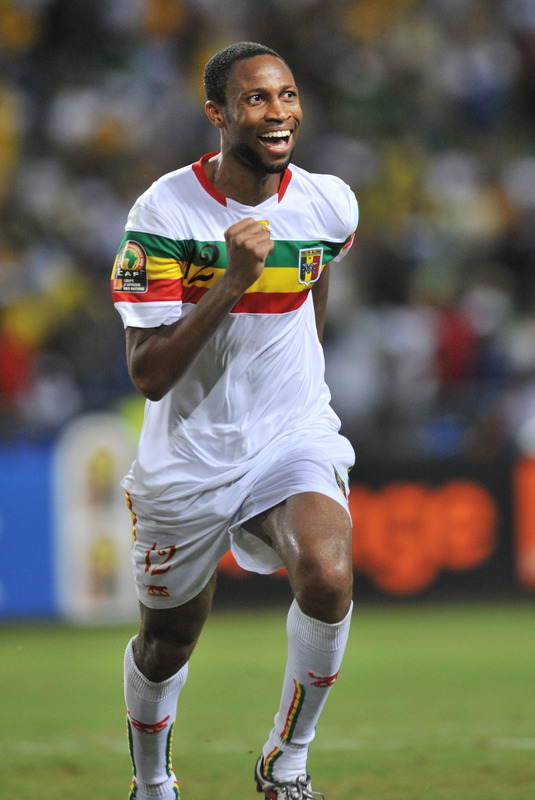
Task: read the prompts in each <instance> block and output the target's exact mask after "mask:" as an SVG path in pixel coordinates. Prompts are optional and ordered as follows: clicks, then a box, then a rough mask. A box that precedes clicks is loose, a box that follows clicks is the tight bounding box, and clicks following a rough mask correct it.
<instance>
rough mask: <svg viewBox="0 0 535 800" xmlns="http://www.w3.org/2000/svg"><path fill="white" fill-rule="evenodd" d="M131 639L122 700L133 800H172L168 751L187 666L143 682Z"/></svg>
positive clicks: (173, 785)
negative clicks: (128, 747) (125, 714)
mask: <svg viewBox="0 0 535 800" xmlns="http://www.w3.org/2000/svg"><path fill="white" fill-rule="evenodd" d="M133 641H134V640H133V639H132V640H131V641H130V642H129V643H128V645H127V648H126V652H125V657H124V696H125V701H126V709H127V722H128V742H129V745H130V756H131V758H132V765H133V768H134V783H133V785H134V786H135V787H136V788H135V791H134V790H133V791H132V793H131V795H130V797H131V798H133V797H135V798H136V800H152V798H157V800H175V799H176V798H178V797H179V791H178V783H177V780H176V776H175V774H174V772H173V765H172V760H171V759H172V748H173V729H174V725H175V717H176V704H177V700H178V695H179V694H180V690H181V689H182V687H183V686H184V684H185V683H186V678H187V674H188V665H187V663H186V664H184V666H183V667H182V669H180V670H179V671H178V672H177V673H176V675H172V676H171V677H170V678H168V679H167V680H165V681H162V682H161V683H153V682H152V681H149V680H147V678H145V676H144V675H143V674H142V673H141V672H140V670H139V669H138V667H137V666H136V663H135V661H134V652H133V648H132V643H133Z"/></svg>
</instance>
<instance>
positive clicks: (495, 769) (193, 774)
mask: <svg viewBox="0 0 535 800" xmlns="http://www.w3.org/2000/svg"><path fill="white" fill-rule="evenodd" d="M284 622H285V614H284V612H281V611H273V612H270V613H267V612H261V613H256V612H255V613H253V612H251V613H250V614H249V613H247V614H246V613H244V614H236V613H230V612H222V611H219V612H215V613H214V615H213V616H212V618H211V620H210V621H209V623H208V625H207V627H206V629H205V633H204V636H203V638H202V639H201V642H200V644H199V646H198V649H197V651H196V652H195V654H194V656H193V659H192V662H191V668H190V675H189V679H188V683H187V685H186V688H185V690H184V692H183V694H182V697H181V699H180V703H179V718H178V722H177V729H176V733H175V747H174V753H175V758H174V763H175V769H176V772H177V775H178V777H179V781H180V784H181V791H182V798H183V800H218V798H221V800H223V798H238V800H242V798H243V800H246V798H248V797H249V798H251V800H252V798H254V797H258V795H257V794H256V792H255V788H254V784H253V781H252V773H253V767H254V763H255V760H256V758H257V755H258V753H259V749H260V747H261V745H262V743H263V741H264V737H265V735H266V733H267V731H268V730H269V728H270V727H271V722H272V717H273V714H274V712H275V709H276V706H277V704H278V699H279V687H280V680H281V678H282V670H283V666H284V658H285V631H284ZM534 623H535V605H530V604H523V605H518V606H512V605H503V606H502V605H496V606H481V605H471V606H463V607H460V606H457V607H437V608H435V607H432V608H427V607H417V606H414V607H410V608H409V607H407V606H400V607H394V608H393V607H391V606H390V607H385V608H364V609H357V610H356V613H355V616H354V621H353V628H352V634H351V639H350V643H349V646H348V650H347V655H346V659H345V662H344V666H343V668H342V672H341V674H340V678H339V680H338V682H337V684H336V686H335V687H334V689H333V691H332V693H331V696H330V698H329V702H328V705H327V707H326V709H325V712H324V715H323V718H322V723H321V726H320V727H319V730H318V735H317V737H316V740H315V742H314V743H313V745H312V748H311V755H310V761H309V764H310V770H311V772H312V774H313V777H314V780H315V783H316V785H317V788H318V789H321V790H322V791H323V792H325V794H326V797H327V800H443V799H444V800H446V798H448V800H532V798H533V797H535V635H534V627H535V626H534ZM133 632H134V630H133V628H125V627H121V628H115V627H113V628H98V629H97V628H89V629H86V628H82V629H80V628H69V627H26V628H24V627H22V628H14V627H9V626H7V627H4V628H3V629H2V630H0V697H1V709H0V723H1V724H0V796H1V797H2V798H5V799H6V800H126V797H127V794H128V786H129V782H130V764H129V759H128V755H127V749H126V736H125V725H124V710H123V700H122V658H123V651H124V646H125V643H126V641H127V639H128V638H129V637H130V636H131V635H132V633H133Z"/></svg>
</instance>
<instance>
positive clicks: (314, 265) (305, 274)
mask: <svg viewBox="0 0 535 800" xmlns="http://www.w3.org/2000/svg"><path fill="white" fill-rule="evenodd" d="M322 259H323V247H311V248H308V249H305V250H300V251H299V283H304V284H305V286H308V285H309V284H311V283H315V282H316V281H317V280H318V278H319V276H320V274H321V263H322Z"/></svg>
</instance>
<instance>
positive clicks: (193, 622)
mask: <svg viewBox="0 0 535 800" xmlns="http://www.w3.org/2000/svg"><path fill="white" fill-rule="evenodd" d="M204 85H205V91H206V97H207V101H206V106H205V108H206V113H207V115H208V118H209V120H210V122H211V123H212V124H213V125H215V127H216V128H217V129H218V130H219V132H220V151H219V152H218V153H212V154H208V155H205V156H203V157H202V158H201V159H200V160H199V161H198V162H197V163H195V164H192V165H190V166H187V167H183V168H182V169H178V170H177V171H175V172H172V173H170V174H168V175H164V176H163V177H162V178H160V179H159V180H158V181H156V183H154V184H153V185H152V186H151V187H150V188H149V189H148V190H147V191H146V192H145V193H144V194H143V195H142V196H141V197H140V198H139V199H138V201H137V202H136V203H135V205H134V207H133V209H132V211H131V212H130V215H129V217H128V221H127V224H126V232H125V236H124V239H123V241H122V243H121V246H120V248H119V253H118V256H117V259H116V262H115V266H114V270H113V274H112V292H113V297H114V302H115V304H116V307H117V309H118V311H119V313H120V314H121V317H122V319H123V322H124V325H125V328H126V351H127V360H128V366H129V370H130V375H131V377H132V381H133V383H134V384H135V386H136V387H137V388H138V389H139V391H140V392H141V393H142V394H143V395H144V396H145V397H146V398H147V403H146V409H145V419H144V424H143V430H142V433H141V437H140V442H139V447H138V452H137V457H136V460H135V462H134V463H133V465H132V467H131V469H130V471H129V473H128V475H127V476H126V477H125V478H124V480H123V486H124V488H125V491H126V493H127V502H128V505H129V507H130V510H131V512H132V519H133V522H134V543H133V569H134V577H135V581H136V588H137V593H138V597H139V601H140V612H141V622H140V629H139V633H138V635H137V636H135V637H134V638H133V639H132V641H131V642H129V643H128V646H127V648H126V653H125V663H124V670H125V699H126V706H127V719H128V732H129V743H130V752H131V756H132V761H133V766H134V778H133V781H132V786H131V790H130V800H133V798H136V800H151V799H152V798H159V800H172V798H178V797H179V789H178V783H177V781H176V777H175V774H174V771H173V767H172V762H171V746H172V740H173V729H174V724H175V716H176V706H177V700H178V696H179V693H180V691H181V689H182V688H183V686H184V684H185V682H186V677H187V671H188V661H189V657H190V655H191V653H192V651H193V649H194V647H195V644H196V643H197V640H198V638H199V635H200V633H201V630H202V627H203V624H204V622H205V620H206V618H207V616H208V614H209V611H210V606H211V601H212V596H213V592H214V588H215V572H216V569H217V565H218V563H219V561H220V559H221V557H222V556H223V555H224V554H225V552H226V551H227V550H229V549H231V550H232V552H233V553H234V556H235V558H236V560H237V561H238V563H239V564H240V565H241V566H242V567H244V568H245V569H247V570H251V571H256V572H259V573H270V572H273V571H275V570H277V569H279V568H281V567H283V566H284V567H286V569H287V571H288V578H289V581H290V585H291V588H292V591H293V595H294V600H293V602H292V604H291V606H290V609H289V612H288V620H287V633H288V657H287V663H286V671H285V675H284V679H283V685H282V693H281V700H280V706H279V708H278V710H277V711H276V714H275V720H274V726H273V729H272V730H271V732H270V733H269V735H268V737H267V739H266V742H265V743H264V745H263V749H262V753H261V754H260V755H259V757H258V760H257V762H256V766H255V771H254V778H255V782H256V787H257V790H258V792H260V793H263V794H264V796H265V798H267V799H268V800H294V798H302V799H303V800H313V798H314V797H323V795H321V794H319V793H318V792H314V791H313V790H312V788H311V780H310V776H309V774H308V772H307V754H308V747H309V744H310V742H311V741H312V739H313V738H314V735H315V730H316V725H317V723H318V720H319V717H320V714H321V710H322V708H323V706H324V703H325V701H326V699H327V695H328V693H329V691H330V689H331V687H332V685H333V684H334V682H335V680H336V678H337V676H338V673H339V670H340V665H341V662H342V656H343V653H344V649H345V645H346V641H347V637H348V634H349V627H350V619H351V609H352V579H353V572H352V544H351V521H350V517H349V511H348V506H347V496H348V491H349V487H348V478H347V475H348V470H349V468H350V467H351V465H352V463H353V458H354V453H353V449H352V447H351V445H350V443H349V442H348V441H347V439H345V438H344V437H343V436H342V435H341V434H340V433H339V428H340V422H339V420H338V418H337V416H336V414H335V413H334V411H333V410H332V409H331V407H330V405H329V402H330V394H329V390H328V388H327V386H326V384H325V381H324V362H323V352H322V348H321V344H320V341H321V335H322V331H323V323H324V315H325V304H326V300H327V288H328V275H329V268H330V264H331V262H334V261H338V260H339V259H340V258H341V257H342V256H343V254H344V253H345V252H346V251H347V249H348V247H349V246H350V244H351V242H352V239H353V234H354V231H355V228H356V226H357V220H358V210H357V203H356V200H355V197H354V195H353V193H352V192H351V190H350V189H349V187H348V186H347V185H346V184H344V183H343V182H342V181H341V180H340V179H338V178H336V177H333V176H327V175H313V174H310V173H308V172H306V171H305V170H303V169H301V168H299V167H297V166H295V165H293V164H290V159H291V156H292V152H293V149H294V146H295V143H296V139H297V135H298V132H299V127H300V124H301V116H302V112H301V107H300V103H299V96H298V92H297V88H296V86H295V82H294V78H293V75H292V73H291V71H290V69H289V67H288V65H287V64H286V62H285V61H284V60H283V59H282V58H281V57H280V56H279V55H277V53H275V52H274V51H273V50H270V49H269V48H266V47H264V46H262V45H259V44H254V43H249V42H240V43H238V44H235V45H231V46H230V47H227V48H225V49H224V50H222V51H220V52H219V53H217V54H216V55H215V56H214V57H213V58H212V59H211V60H210V61H209V62H208V64H207V65H206V69H205V75H204ZM266 658H268V659H269V642H266ZM275 669H276V666H275V665H274V670H275ZM239 670H240V660H239V654H237V659H236V673H237V675H239ZM260 689H261V687H259V690H260Z"/></svg>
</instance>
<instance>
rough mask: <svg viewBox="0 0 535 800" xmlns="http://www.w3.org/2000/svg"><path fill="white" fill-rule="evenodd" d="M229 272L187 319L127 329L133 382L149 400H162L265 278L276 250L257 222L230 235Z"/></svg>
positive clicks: (244, 223)
mask: <svg viewBox="0 0 535 800" xmlns="http://www.w3.org/2000/svg"><path fill="white" fill-rule="evenodd" d="M225 240H226V243H227V269H226V270H225V274H224V275H223V277H222V278H221V279H220V280H219V281H218V282H217V283H216V284H215V286H213V287H212V288H211V289H210V291H208V292H207V293H206V294H205V295H204V296H203V297H202V298H201V300H200V301H199V302H198V303H197V305H196V306H195V308H194V309H193V310H192V312H191V313H190V314H188V316H187V317H185V318H184V319H183V320H178V322H175V323H173V324H172V325H162V326H160V327H158V328H133V327H129V328H127V329H126V357H127V362H128V369H129V372H130V377H131V378H132V382H133V383H134V385H135V386H136V388H137V389H138V390H139V391H140V392H141V394H143V395H144V396H145V397H146V398H148V399H149V400H161V398H162V397H164V395H165V394H167V392H168V391H169V390H170V389H171V388H172V387H173V386H174V385H175V384H176V382H177V381H178V380H180V378H181V377H182V375H183V374H184V372H185V371H186V369H187V368H188V367H189V366H190V365H191V364H192V363H193V361H195V359H196V358H197V356H198V355H199V354H200V353H201V352H202V350H203V349H204V347H205V346H206V344H207V343H208V342H209V341H210V339H211V337H212V336H213V334H214V333H215V331H216V330H217V328H218V327H219V325H220V324H221V322H222V321H223V320H224V319H225V318H226V316H227V315H228V314H229V312H230V311H231V310H232V308H233V306H234V305H235V303H236V302H237V301H238V300H239V299H240V297H241V296H242V294H243V293H244V292H245V291H246V289H248V288H249V286H252V284H253V283H254V282H255V281H256V280H257V279H258V278H259V277H260V275H261V274H262V270H263V269H264V263H265V260H266V258H267V256H268V255H269V253H270V252H271V251H272V249H273V242H272V240H271V239H270V236H269V232H268V231H267V230H266V228H265V227H264V226H263V225H262V224H260V223H259V222H256V221H255V220H254V219H252V218H251V217H248V218H247V219H243V220H240V222H237V223H235V224H234V225H231V226H230V228H229V229H228V230H227V231H226V232H225Z"/></svg>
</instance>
